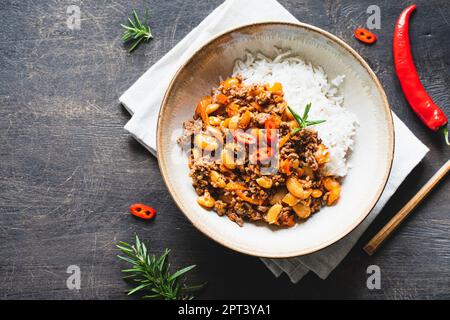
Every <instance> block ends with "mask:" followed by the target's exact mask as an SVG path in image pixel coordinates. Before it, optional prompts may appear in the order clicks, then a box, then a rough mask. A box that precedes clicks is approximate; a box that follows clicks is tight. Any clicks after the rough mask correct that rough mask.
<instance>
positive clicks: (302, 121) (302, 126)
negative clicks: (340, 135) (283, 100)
mask: <svg viewBox="0 0 450 320" xmlns="http://www.w3.org/2000/svg"><path fill="white" fill-rule="evenodd" d="M311 107H312V104H311V103H308V104H307V105H306V106H305V111H304V112H303V116H302V117H300V115H298V114H297V113H296V112H295V111H294V110H292V108H291V107H289V106H288V109H289V111H290V112H291V113H292V115H293V116H294V119H295V120H296V121H297V123H298V125H299V126H300V127H299V128H295V129H294V130H292V131H291V134H295V133H297V132H299V131H300V130H302V129H305V128H306V127H309V126H314V125H316V124H320V123H324V122H325V121H326V120H311V121H309V120H308V114H309V111H310V110H311Z"/></svg>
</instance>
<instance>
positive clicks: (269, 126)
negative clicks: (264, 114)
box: [264, 116, 280, 144]
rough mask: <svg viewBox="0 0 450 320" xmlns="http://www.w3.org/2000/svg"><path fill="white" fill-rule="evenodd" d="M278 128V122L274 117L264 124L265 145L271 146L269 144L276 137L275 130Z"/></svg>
mask: <svg viewBox="0 0 450 320" xmlns="http://www.w3.org/2000/svg"><path fill="white" fill-rule="evenodd" d="M279 127H280V121H279V119H278V118H276V117H273V116H271V117H269V119H267V120H266V121H265V122H264V128H265V129H266V139H267V144H271V142H272V141H273V140H274V139H275V138H276V137H277V131H276V129H278V128H279Z"/></svg>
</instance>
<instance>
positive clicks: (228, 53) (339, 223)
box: [157, 22, 394, 258]
mask: <svg viewBox="0 0 450 320" xmlns="http://www.w3.org/2000/svg"><path fill="white" fill-rule="evenodd" d="M275 46H276V47H280V48H288V49H291V50H293V52H294V53H297V54H299V55H300V56H301V57H302V58H303V59H304V60H306V61H310V62H311V63H312V64H313V65H316V66H322V67H323V69H324V70H325V72H326V73H327V74H328V76H329V78H330V79H333V78H334V77H335V76H337V75H345V81H344V83H343V84H342V85H341V87H340V93H341V94H342V95H343V96H344V107H345V108H348V109H349V110H351V111H352V112H353V113H354V114H356V116H357V117H358V121H359V123H360V128H359V129H358V131H357V133H356V137H355V146H354V151H353V153H352V154H351V156H350V164H351V166H352V168H351V169H350V170H349V173H348V175H347V176H346V177H345V179H344V181H343V184H342V192H341V198H340V200H339V202H338V203H337V205H335V206H332V207H324V208H322V209H321V210H320V211H319V212H318V213H316V214H314V215H313V216H312V217H311V218H310V219H308V220H307V221H306V222H305V223H302V224H298V225H296V226H295V227H293V228H288V229H273V228H270V227H267V225H258V224H255V223H251V222H246V223H244V226H243V227H239V226H238V225H237V224H235V223H233V222H231V221H230V220H229V219H228V218H227V217H219V216H218V215H217V214H216V213H215V212H213V211H207V210H205V209H203V208H201V207H200V206H199V205H198V204H197V202H196V199H197V195H196V194H195V192H194V189H193V187H192V185H191V179H190V177H189V176H188V167H187V159H186V157H185V156H184V155H183V153H182V152H181V150H180V148H179V147H178V145H177V144H176V138H177V136H179V135H181V131H180V130H181V128H182V123H183V122H184V121H186V120H187V119H191V118H192V115H193V112H194V108H195V106H196V104H197V102H198V101H199V100H200V98H201V97H202V96H203V95H206V94H209V92H210V89H211V88H212V87H213V86H214V85H216V84H217V83H218V81H219V78H220V77H222V78H226V77H228V76H229V75H230V74H231V73H232V69H233V64H234V61H235V60H236V59H240V58H242V57H244V56H245V51H246V50H250V51H252V52H258V51H259V52H262V53H264V54H265V55H267V56H269V57H273V56H274V55H275V49H274V47H275ZM157 143H158V146H157V148H158V160H159V165H160V169H161V173H162V175H163V178H164V180H165V182H166V185H167V187H168V189H169V191H170V193H171V194H172V196H173V198H174V200H175V202H176V203H177V205H178V206H179V208H180V209H181V211H182V212H183V213H184V214H185V215H186V217H187V218H188V219H189V220H190V221H191V222H192V223H193V224H194V226H195V227H197V228H198V229H199V230H200V231H201V232H203V233H204V234H206V235H207V236H209V237H210V238H211V239H214V240H215V241H217V242H219V243H221V244H223V245H224V246H226V247H228V248H231V249H233V250H236V251H239V252H242V253H246V254H250V255H255V256H260V257H270V258H285V257H293V256H299V255H305V254H309V253H312V252H315V251H318V250H320V249H323V248H325V247H327V246H329V245H331V244H333V243H335V242H336V241H338V240H339V239H341V238H343V237H344V236H346V235H347V234H348V233H349V232H351V231H352V230H353V229H354V228H356V227H357V226H358V225H359V224H360V223H361V222H362V221H363V220H364V218H366V216H367V215H368V214H369V212H370V211H371V210H372V208H373V207H374V206H375V204H376V202H377V201H378V199H379V198H380V196H381V193H382V191H383V189H384V187H385V185H386V182H387V179H388V176H389V172H390V169H391V165H392V159H393V152H394V130H393V122H392V116H391V112H390V108H389V104H388V101H387V99H386V95H385V93H384V91H383V88H382V87H381V85H380V82H379V81H378V79H377V77H376V76H375V74H374V72H373V71H372V70H371V69H370V67H369V66H368V65H367V63H366V62H365V61H364V60H363V59H362V58H361V57H360V56H359V55H358V54H357V53H356V52H355V51H354V50H353V49H351V48H350V47H349V46H348V45H347V44H345V43H344V42H343V41H342V40H340V39H339V38H337V37H335V36H333V35H331V34H330V33H328V32H326V31H323V30H321V29H319V28H316V27H313V26H310V25H307V24H302V23H298V24H292V23H278V22H276V23H275V22H270V23H261V24H253V25H248V26H244V27H241V28H238V29H234V30H231V31H229V32H226V33H225V34H222V35H220V36H219V37H217V38H215V39H213V40H211V41H210V42H209V43H208V44H206V45H205V46H203V47H202V48H201V49H200V50H198V51H197V52H196V53H195V54H194V55H193V56H192V57H191V58H190V59H189V60H188V61H187V62H186V63H185V64H184V65H183V66H182V67H181V68H180V69H179V71H178V72H177V74H176V75H175V77H174V78H173V80H172V82H171V84H170V86H169V88H168V89H167V92H166V95H165V98H164V101H163V103H162V107H161V111H160V114H159V121H158V137H157Z"/></svg>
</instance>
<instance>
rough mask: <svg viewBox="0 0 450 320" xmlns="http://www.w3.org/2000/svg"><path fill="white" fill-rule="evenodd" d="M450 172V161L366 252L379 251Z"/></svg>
mask: <svg viewBox="0 0 450 320" xmlns="http://www.w3.org/2000/svg"><path fill="white" fill-rule="evenodd" d="M449 170H450V160H448V161H447V162H446V163H445V164H444V165H443V166H442V167H441V168H440V169H439V170H438V171H437V172H436V173H435V174H434V175H433V176H432V177H431V179H430V180H428V182H427V183H426V184H425V185H424V186H423V187H422V188H421V189H420V190H419V192H417V193H416V195H415V196H414V197H412V198H411V200H409V201H408V203H406V204H405V206H404V207H403V208H401V209H400V211H399V212H397V214H396V215H395V216H393V217H392V218H391V220H389V222H388V223H387V224H386V225H385V226H384V227H383V228H382V229H381V230H380V231H378V233H377V234H376V235H375V236H374V237H373V238H372V239H371V240H370V241H369V242H368V243H367V244H366V245H365V246H364V251H366V252H367V253H368V254H369V255H372V254H374V253H375V251H377V249H378V248H379V247H380V246H381V244H382V243H383V242H384V241H385V240H386V239H387V238H388V237H389V236H390V235H391V234H392V233H393V232H394V231H395V230H396V229H397V228H398V226H399V225H400V224H401V223H402V222H403V220H405V219H406V217H407V216H408V215H409V214H410V213H411V211H412V210H413V209H414V208H415V207H416V206H417V205H418V204H419V203H420V202H421V201H422V200H423V199H424V198H425V197H426V196H427V194H428V193H429V192H430V191H431V190H433V188H434V187H435V186H436V185H437V184H438V183H439V181H441V179H442V178H444V177H445V175H446V174H447V173H448V172H449Z"/></svg>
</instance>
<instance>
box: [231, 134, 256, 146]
mask: <svg viewBox="0 0 450 320" xmlns="http://www.w3.org/2000/svg"><path fill="white" fill-rule="evenodd" d="M233 136H234V139H235V140H236V141H237V142H240V143H243V144H255V143H256V142H257V140H256V137H255V136H253V135H251V134H250V133H247V132H243V131H233Z"/></svg>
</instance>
